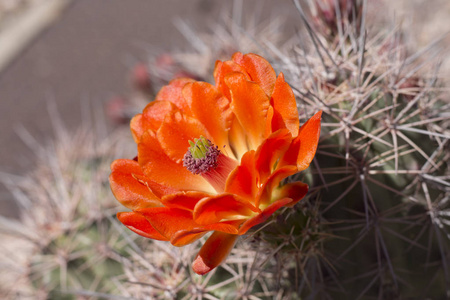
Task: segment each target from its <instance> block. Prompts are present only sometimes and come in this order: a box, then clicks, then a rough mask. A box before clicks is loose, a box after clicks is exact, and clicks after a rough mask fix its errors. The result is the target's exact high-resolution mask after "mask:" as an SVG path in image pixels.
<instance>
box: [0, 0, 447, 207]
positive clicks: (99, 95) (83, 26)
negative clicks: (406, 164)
mask: <svg viewBox="0 0 450 300" xmlns="http://www.w3.org/2000/svg"><path fill="white" fill-rule="evenodd" d="M305 1H306V0H305ZM369 1H370V0H369ZM106 3H107V4H106ZM236 3H238V4H239V5H243V9H242V11H241V14H242V18H246V17H248V16H250V15H251V16H254V15H255V14H259V15H261V16H266V15H271V14H280V13H282V14H283V16H286V19H285V20H286V30H287V31H292V32H294V31H293V30H294V29H295V28H296V27H297V26H301V25H300V24H299V23H298V18H297V19H296V18H295V17H296V14H297V12H296V11H295V9H293V4H292V1H290V0H283V1H260V0H245V1H244V0H241V1H234V4H235V5H236ZM384 5H387V7H388V8H389V9H388V10H387V12H388V13H387V15H388V17H392V19H397V20H401V23H402V26H404V27H407V28H409V29H410V30H408V34H410V35H411V36H408V37H406V40H407V41H409V42H411V43H415V44H416V45H418V46H419V48H421V47H424V46H425V45H426V44H428V43H430V42H432V41H433V40H434V39H436V38H438V37H440V36H441V35H442V34H444V33H445V32H448V31H449V30H450V21H449V18H448V17H449V16H450V2H449V1H448V0H432V1H420V0H402V1H389V3H384ZM232 13H233V1H227V2H226V3H225V2H224V1H218V0H216V1H207V0H190V1H161V0H160V1H158V0H127V1H123V0H109V1H107V2H105V1H102V0H77V1H70V0H0V128H1V129H0V175H1V176H0V179H1V178H5V177H6V174H16V175H20V174H24V173H26V172H28V171H30V170H32V169H33V162H34V159H35V151H36V147H39V145H45V143H47V142H48V141H50V140H51V138H52V136H53V134H54V127H55V124H54V123H52V121H54V118H51V117H50V115H51V114H54V113H56V112H57V114H58V115H59V116H60V118H61V119H62V120H63V124H64V126H66V127H68V128H69V129H74V128H76V127H77V126H78V125H79V124H80V123H81V122H82V121H83V114H85V113H86V109H88V110H89V109H94V110H98V111H102V110H103V108H104V105H105V103H107V101H109V100H110V99H111V98H113V97H117V96H120V95H123V94H126V93H127V92H129V89H130V80H129V74H130V70H131V69H132V68H133V67H134V66H135V65H136V64H137V63H138V62H142V61H146V60H148V59H149V57H152V56H155V55H157V54H161V53H164V51H165V50H168V49H175V48H183V47H192V46H191V44H190V43H189V41H187V40H186V38H185V36H183V35H182V34H181V33H180V31H179V29H178V28H177V26H175V25H174V22H175V21H176V20H180V19H182V20H184V21H186V22H188V23H189V24H191V25H192V26H194V27H195V28H202V27H205V28H206V29H207V27H208V24H210V23H211V21H213V20H216V19H217V18H218V17H219V16H223V15H224V14H225V15H226V14H228V15H230V16H231V14H232ZM294 20H296V21H294ZM393 26H394V25H393ZM446 41H447V45H448V44H449V38H448V36H447V37H446ZM447 65H448V62H447ZM448 70H449V68H448V67H446V68H444V75H443V76H446V77H448V74H449V72H448ZM108 126H112V123H111V122H108V120H106V122H105V127H108ZM24 139H25V140H27V142H28V144H27V143H24ZM33 140H35V141H37V142H38V144H39V145H33V142H32V141H33ZM30 143H31V145H30ZM8 178H9V179H10V178H11V177H8ZM0 181H1V180H0ZM0 214H2V215H7V216H17V208H16V205H15V204H14V200H13V196H12V195H11V194H10V192H9V191H8V190H7V189H6V187H5V186H4V185H2V184H1V183H0Z"/></svg>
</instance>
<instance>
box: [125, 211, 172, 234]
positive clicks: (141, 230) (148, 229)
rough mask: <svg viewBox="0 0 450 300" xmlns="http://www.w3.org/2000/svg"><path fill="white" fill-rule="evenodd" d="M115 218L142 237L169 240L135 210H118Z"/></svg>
mask: <svg viewBox="0 0 450 300" xmlns="http://www.w3.org/2000/svg"><path fill="white" fill-rule="evenodd" d="M117 219H119V221H120V222H122V224H123V225H125V226H126V227H127V228H128V229H130V230H131V231H133V232H135V233H137V234H139V235H141V236H143V237H146V238H149V239H154V240H158V241H168V240H169V239H167V238H166V237H164V236H162V235H161V234H160V233H159V232H158V231H156V229H155V228H153V226H152V225H151V224H150V223H149V222H148V221H147V219H146V218H145V217H143V216H142V215H140V214H137V213H135V212H120V213H117Z"/></svg>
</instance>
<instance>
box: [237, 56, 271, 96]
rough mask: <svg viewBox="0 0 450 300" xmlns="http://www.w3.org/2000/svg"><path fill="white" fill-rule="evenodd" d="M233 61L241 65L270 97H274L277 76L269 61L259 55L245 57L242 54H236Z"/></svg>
mask: <svg viewBox="0 0 450 300" xmlns="http://www.w3.org/2000/svg"><path fill="white" fill-rule="evenodd" d="M232 60H233V61H234V62H236V63H237V64H238V65H240V66H241V67H242V68H243V69H244V70H245V71H246V72H247V73H248V75H250V78H251V80H252V81H254V82H256V83H257V84H258V85H260V86H261V87H262V89H263V90H264V92H265V93H266V94H267V95H268V96H269V97H270V95H272V91H273V87H274V86H275V81H276V78H277V74H276V73H275V70H274V69H273V68H272V66H271V65H270V64H269V62H268V61H267V60H265V59H264V58H262V57H261V56H259V55H257V54H253V53H249V54H245V55H243V54H242V53H240V52H237V53H235V54H234V55H233V57H232Z"/></svg>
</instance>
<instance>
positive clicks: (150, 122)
mask: <svg viewBox="0 0 450 300" xmlns="http://www.w3.org/2000/svg"><path fill="white" fill-rule="evenodd" d="M177 111H179V109H178V108H177V107H176V106H175V104H173V103H171V102H169V101H153V102H150V103H149V104H147V106H146V107H145V108H144V111H143V112H142V114H138V115H136V116H134V117H133V119H131V122H130V128H131V133H132V134H133V138H134V140H135V142H136V143H139V141H140V140H141V136H142V134H144V132H146V131H147V130H152V131H157V130H158V129H159V127H160V126H161V124H162V122H163V121H164V118H165V116H166V115H167V114H169V113H175V112H177Z"/></svg>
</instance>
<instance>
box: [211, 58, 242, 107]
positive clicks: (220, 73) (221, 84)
mask: <svg viewBox="0 0 450 300" xmlns="http://www.w3.org/2000/svg"><path fill="white" fill-rule="evenodd" d="M234 72H238V73H241V74H243V75H244V76H245V79H247V80H251V79H250V76H249V75H248V73H247V72H246V71H245V70H244V69H243V68H242V67H241V66H239V65H238V64H237V63H235V62H234V61H231V60H228V61H224V62H222V61H219V60H218V61H217V62H216V66H215V68H214V79H215V81H216V87H217V89H218V90H219V91H220V92H221V93H222V94H223V95H224V96H225V97H226V98H227V99H229V100H231V94H230V90H229V89H228V87H227V85H226V84H225V81H224V79H225V77H226V76H227V75H228V74H230V73H234Z"/></svg>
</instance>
